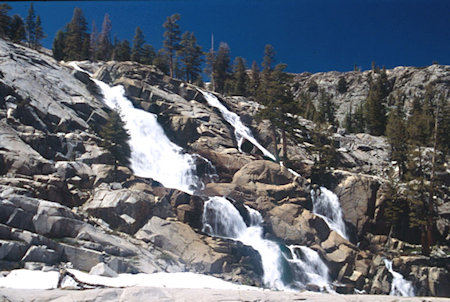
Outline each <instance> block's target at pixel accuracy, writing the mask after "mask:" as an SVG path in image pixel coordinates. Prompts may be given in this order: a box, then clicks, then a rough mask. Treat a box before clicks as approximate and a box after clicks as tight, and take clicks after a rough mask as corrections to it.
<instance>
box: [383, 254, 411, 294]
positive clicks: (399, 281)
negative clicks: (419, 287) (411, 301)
mask: <svg viewBox="0 0 450 302" xmlns="http://www.w3.org/2000/svg"><path fill="white" fill-rule="evenodd" d="M383 260H384V265H385V266H386V268H387V269H388V271H389V272H390V273H391V274H392V277H393V278H392V283H391V292H390V293H389V294H390V295H392V296H404V297H413V296H414V288H413V286H412V283H411V282H410V281H408V280H405V279H404V278H403V276H402V274H400V273H397V272H396V271H394V270H393V269H392V261H391V260H388V259H383Z"/></svg>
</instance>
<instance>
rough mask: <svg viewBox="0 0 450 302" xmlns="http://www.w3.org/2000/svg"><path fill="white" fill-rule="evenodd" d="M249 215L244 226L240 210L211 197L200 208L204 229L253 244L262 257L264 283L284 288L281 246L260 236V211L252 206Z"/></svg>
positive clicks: (211, 233)
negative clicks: (248, 223)
mask: <svg viewBox="0 0 450 302" xmlns="http://www.w3.org/2000/svg"><path fill="white" fill-rule="evenodd" d="M247 209H248V208H247ZM249 214H250V220H251V224H250V226H247V225H246V224H245V222H244V219H243V218H242V216H241V214H240V213H239V211H238V210H237V209H236V208H235V207H234V206H233V205H232V204H231V203H230V202H229V201H228V200H227V199H225V198H224V197H218V196H215V197H211V198H209V200H208V201H207V202H205V204H204V208H203V218H202V219H203V221H202V222H203V231H204V232H206V233H208V234H210V235H212V236H218V237H223V238H229V239H234V240H238V241H240V242H242V243H244V244H245V245H249V246H251V247H253V248H254V249H255V250H256V251H257V252H258V253H259V255H260V256H261V262H262V266H263V269H264V276H263V281H264V284H265V285H266V286H268V287H270V288H275V289H284V288H285V287H284V284H283V282H282V261H281V260H282V259H281V256H282V254H281V250H280V247H279V246H278V244H276V243H275V242H273V241H270V240H266V239H264V238H263V228H262V225H261V223H262V217H261V214H259V212H257V211H256V210H254V209H251V210H250V211H249Z"/></svg>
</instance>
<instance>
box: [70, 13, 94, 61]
mask: <svg viewBox="0 0 450 302" xmlns="http://www.w3.org/2000/svg"><path fill="white" fill-rule="evenodd" d="M89 38H90V37H89V34H88V33H87V22H86V19H85V17H84V13H83V11H82V10H81V8H78V7H77V8H75V9H74V11H73V16H72V20H71V21H70V22H69V23H68V24H67V25H66V33H65V38H64V59H66V60H86V59H88V58H89Z"/></svg>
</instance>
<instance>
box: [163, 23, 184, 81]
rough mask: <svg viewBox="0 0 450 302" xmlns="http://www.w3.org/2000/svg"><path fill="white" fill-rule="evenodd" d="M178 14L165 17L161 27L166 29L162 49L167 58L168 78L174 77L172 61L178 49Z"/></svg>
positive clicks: (179, 32)
mask: <svg viewBox="0 0 450 302" xmlns="http://www.w3.org/2000/svg"><path fill="white" fill-rule="evenodd" d="M180 18H181V17H180V15H179V14H173V15H172V16H169V17H167V19H166V22H164V24H163V27H164V28H165V29H166V31H165V32H164V38H165V39H164V48H165V49H166V52H167V54H168V57H169V70H170V76H171V77H173V76H174V67H175V66H174V59H175V55H176V52H177V51H178V50H179V49H180V45H179V42H180V34H181V30H180V26H179V25H178V23H177V22H178V21H179V20H180Z"/></svg>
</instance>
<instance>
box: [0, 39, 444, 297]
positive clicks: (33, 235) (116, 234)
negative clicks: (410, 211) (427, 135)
mask: <svg viewBox="0 0 450 302" xmlns="http://www.w3.org/2000/svg"><path fill="white" fill-rule="evenodd" d="M78 65H79V66H80V67H81V68H83V69H85V70H87V71H89V72H90V73H91V74H93V76H92V77H94V78H96V79H98V80H101V81H104V82H105V83H107V84H109V85H122V86H123V87H124V90H125V93H126V95H127V97H128V98H129V99H130V100H131V101H132V102H133V104H134V106H135V107H137V108H140V109H142V110H146V111H149V112H151V113H154V114H155V115H156V116H157V119H158V122H159V123H160V125H161V126H162V127H163V129H164V131H165V133H166V135H167V136H168V137H169V138H170V139H171V140H172V141H173V142H174V143H176V144H177V145H179V146H180V147H182V148H183V150H184V152H188V153H190V154H196V163H195V164H196V167H197V172H198V176H199V178H200V179H202V181H203V182H204V184H205V185H204V187H203V188H202V189H201V190H197V191H196V192H195V193H194V194H187V193H185V192H182V191H179V190H176V189H171V188H164V187H162V186H161V185H160V184H159V183H158V182H157V181H155V180H152V179H149V178H142V177H137V176H135V175H134V174H133V171H132V170H131V169H130V168H127V167H118V169H117V171H115V169H114V165H113V162H112V160H111V156H110V154H109V153H108V152H107V151H106V150H104V149H102V148H101V147H100V146H99V144H100V141H101V138H100V136H99V135H98V132H99V129H100V127H101V126H102V125H104V124H105V123H106V119H107V116H108V112H109V111H110V109H109V108H108V107H107V106H106V105H105V104H104V103H103V101H102V99H103V96H102V95H101V93H100V90H99V89H98V87H97V86H96V85H95V83H94V82H93V81H92V79H91V77H90V76H89V75H88V74H87V73H85V72H82V71H79V70H76V69H74V68H73V67H72V66H71V65H70V64H66V63H64V62H56V61H55V60H54V59H53V58H51V57H49V56H47V55H45V54H42V53H39V52H37V51H34V50H31V49H28V48H26V47H23V46H21V45H18V44H13V43H10V42H7V41H4V40H0V174H1V178H0V270H1V271H2V274H3V275H7V274H8V272H9V271H11V270H13V269H17V268H28V269H32V270H58V268H59V267H61V266H63V265H67V263H69V262H70V264H71V266H72V267H73V268H75V269H78V270H82V271H90V270H91V269H92V268H93V267H95V266H96V265H98V264H105V265H106V266H107V268H108V269H104V270H103V273H105V272H109V274H110V275H111V274H112V275H114V274H116V273H141V272H142V273H154V272H184V271H189V272H196V273H202V274H208V275H213V276H216V277H219V278H222V279H224V280H227V281H231V282H234V283H239V284H245V285H253V286H261V287H262V286H264V283H263V268H262V266H261V259H260V256H259V254H258V253H257V252H256V251H255V250H254V249H253V248H251V247H249V246H246V245H244V244H242V243H240V242H237V241H234V240H230V239H223V238H217V237H211V236H209V235H208V234H206V233H204V232H203V231H202V228H203V224H202V215H203V205H204V202H205V201H206V200H208V198H209V197H211V196H223V197H226V198H227V199H229V200H230V201H231V202H232V203H233V204H234V206H235V207H236V208H237V209H238V210H240V212H241V214H242V216H243V217H244V220H245V216H246V210H245V207H244V205H245V206H249V207H251V208H253V209H256V210H258V211H259V212H260V213H261V215H262V217H263V220H264V225H263V226H264V237H265V238H269V239H271V240H274V241H276V242H278V243H280V244H286V245H291V244H293V245H305V246H308V247H310V248H311V249H313V250H315V251H316V252H317V253H318V254H319V256H320V257H321V259H322V260H323V261H324V262H325V263H326V265H327V266H328V268H329V277H330V280H332V287H333V290H335V291H337V292H338V293H345V294H353V293H355V291H364V292H365V293H367V294H389V292H390V284H391V281H392V275H391V274H390V273H389V271H388V270H387V268H386V267H385V264H384V262H383V259H385V258H388V259H391V260H392V261H393V267H394V270H396V271H398V272H400V273H401V274H403V276H404V277H405V278H406V279H407V280H410V281H412V283H413V286H414V287H415V289H416V293H417V294H418V295H422V296H443V297H449V296H450V277H449V269H450V268H449V263H450V261H449V257H448V253H449V248H448V246H443V247H441V249H440V250H438V251H436V252H435V253H433V254H432V256H431V257H425V256H421V255H418V254H417V253H414V250H416V249H417V248H418V246H417V245H413V244H410V243H406V242H404V241H400V240H398V239H395V238H388V236H387V234H388V231H389V230H386V226H385V224H384V216H383V215H384V207H385V204H384V197H383V196H384V195H383V187H384V184H385V183H386V181H387V180H386V177H385V173H384V172H385V171H386V169H387V167H388V165H389V162H388V161H387V158H388V145H387V143H386V141H385V140H384V139H383V138H382V137H373V136H370V135H367V134H351V135H349V134H345V133H344V132H341V133H339V131H338V132H337V133H334V134H332V135H331V137H330V139H332V140H333V141H334V142H335V143H336V144H338V145H339V149H337V150H338V153H339V164H338V165H339V167H340V168H339V169H335V170H334V171H333V173H332V180H331V183H332V186H333V187H332V188H330V189H333V190H334V192H335V193H336V194H337V195H338V197H339V198H340V204H341V207H342V210H343V215H344V219H345V221H346V224H347V230H348V232H349V234H350V236H349V238H350V240H347V239H345V238H343V237H341V236H340V235H339V234H338V233H336V232H335V231H333V230H331V229H330V228H329V227H328V225H327V223H326V222H325V221H324V220H323V219H322V218H321V217H320V216H318V215H316V214H314V213H313V208H312V200H311V195H310V190H311V180H310V179H309V178H308V177H307V175H308V171H309V170H310V168H311V165H312V163H313V160H314V154H313V150H312V148H311V147H312V145H311V143H310V142H309V141H308V137H310V133H311V132H312V131H314V130H313V129H314V125H313V123H312V122H311V121H308V120H304V119H300V121H301V123H302V124H303V125H304V128H303V129H302V131H300V132H299V134H298V135H301V136H303V137H304V140H303V143H301V144H298V145H296V144H294V143H292V142H289V146H288V148H289V152H290V154H291V155H292V159H293V160H295V161H296V162H297V163H298V167H299V169H298V170H297V172H298V173H300V175H301V176H298V175H297V176H296V175H294V174H292V173H291V172H290V171H289V170H288V169H287V168H285V167H283V166H280V165H279V164H277V163H274V162H271V161H268V160H264V159H263V158H262V157H261V156H260V155H258V154H257V153H256V152H252V151H250V152H248V153H245V152H240V151H239V149H238V146H237V142H236V139H235V137H234V129H233V127H232V126H231V125H230V124H229V123H228V122H226V120H225V119H224V118H223V117H222V116H221V114H220V112H219V111H218V110H217V109H214V108H212V107H210V106H209V105H208V103H207V102H206V100H205V99H204V97H203V95H202V93H201V92H200V91H199V88H198V87H196V86H194V85H191V84H186V83H184V82H182V81H179V80H177V79H173V78H170V77H168V76H167V75H164V74H163V73H162V72H160V71H159V70H157V69H156V68H155V67H153V66H145V65H140V64H137V63H134V62H104V63H95V64H94V63H91V62H78ZM392 72H396V73H399V72H402V74H403V73H405V74H408V75H410V76H411V77H412V78H413V79H415V80H414V81H419V80H417V78H418V77H425V76H424V75H422V74H423V73H426V72H429V73H430V74H432V75H433V76H436V77H441V78H442V79H443V80H445V81H448V77H449V73H450V71H449V67H448V66H431V67H429V68H426V69H418V70H417V71H416V70H414V69H413V68H409V69H408V68H407V67H403V68H402V69H395V70H394V71H392ZM308 77H309V78H312V77H313V76H310V75H309V76H308ZM316 77H317V79H318V81H321V82H322V81H332V80H330V79H331V77H332V74H327V75H326V76H323V75H320V76H319V75H318V76H316ZM309 78H308V79H309ZM336 78H338V77H337V76H336ZM305 79H306V75H299V76H297V80H298V82H299V83H303V82H305V81H307V80H305ZM333 81H334V80H333ZM348 81H349V82H351V83H353V84H351V85H353V86H355V85H356V86H355V87H353V86H350V87H349V90H348V91H349V92H348V93H351V92H350V91H354V94H355V95H356V94H358V95H359V94H364V91H366V90H364V89H365V88H364V87H360V86H357V83H358V79H357V76H356V75H353V73H351V74H349V79H348ZM405 81H406V80H405ZM408 83H409V82H407V81H406V82H405V84H404V85H402V87H403V88H402V89H407V88H405V85H406V86H408V85H409V84H408ZM413 83H416V82H413ZM361 85H362V86H363V84H361ZM411 85H412V84H411ZM413 86H414V87H416V86H417V85H416V84H414V85H413ZM411 89H412V88H411ZM217 97H218V98H219V99H220V100H221V101H222V102H223V104H224V105H225V106H226V107H228V108H229V109H230V110H231V111H234V112H236V113H238V114H239V115H240V116H241V120H242V121H243V122H244V123H245V124H246V125H247V126H248V127H249V128H250V129H252V131H253V133H254V135H255V137H256V138H257V139H258V140H259V141H260V142H261V144H262V145H264V146H266V147H267V148H268V149H269V150H270V148H271V135H270V132H269V128H268V125H267V124H266V123H265V122H264V121H263V122H259V123H258V122H257V121H256V120H255V119H254V118H253V116H254V114H255V113H256V112H257V110H258V108H259V105H258V104H257V103H255V102H253V101H251V100H248V99H246V98H243V97H224V96H221V95H217ZM343 110H344V109H340V111H343ZM439 210H440V212H439V213H440V216H439V217H438V221H439V224H438V225H439V227H438V229H437V230H436V232H437V234H438V235H439V234H440V236H443V237H445V236H447V237H448V228H449V227H448V226H449V215H448V213H449V211H448V202H447V203H445V204H444V205H443V206H442V207H440V209H439ZM247 215H248V213H247ZM412 236H414V234H413V235H412ZM412 242H414V241H412ZM447 242H448V238H447ZM103 273H100V274H103ZM105 274H106V273H105ZM313 288H314V287H312V286H310V287H309V289H313ZM316 289H317V288H316ZM99 291H100V290H99ZM104 291H105V293H104V294H105V295H108V297H112V298H113V299H114V297H122V298H123V297H124V295H125V294H126V295H130V297H131V296H132V295H134V291H136V292H138V293H139V295H140V296H141V297H143V296H144V295H146V291H151V292H153V291H158V295H161V297H162V298H163V297H166V296H167V297H170V295H172V297H175V296H176V297H175V298H173V299H174V301H178V300H179V299H181V297H182V296H183V295H184V294H186V295H193V293H191V292H190V291H189V290H185V292H178V293H173V292H172V291H165V290H164V291H162V290H156V289H150V288H149V289H142V288H137V289H134V288H130V289H106V290H104ZM210 291H211V292H212V291H213V290H210ZM36 293H37V294H38V295H39V299H40V300H39V299H38V298H36V299H37V300H38V301H47V300H52V299H58V298H60V297H61V296H59V295H60V293H61V292H59V291H55V292H53V293H51V294H50V293H48V294H47V293H44V292H41V291H39V292H36ZM21 294H23V295H24V296H23V297H26V295H30V293H29V292H23V293H17V292H14V290H9V289H0V297H2V298H4V299H8V301H9V300H10V301H19V300H20V295H21ZM61 294H62V293H61ZM97 294H98V295H103V293H102V294H100V293H97ZM71 295H72V294H71ZM73 295H74V297H75V298H76V299H78V300H79V301H85V300H88V297H89V294H84V293H74V294H73ZM209 295H215V293H209ZM255 295H256V294H255ZM270 295H274V294H273V293H271V294H270ZM286 295H291V294H290V293H286ZM295 295H296V294H292V297H294V296H295ZM256 296H257V295H256ZM256 296H255V297H256ZM317 297H319V296H317ZM297 298H298V297H297V296H296V298H295V299H297ZM300 298H301V297H300ZM300 298H299V299H300ZM83 299H84V300H83ZM177 299H178V300H177ZM249 299H250V298H249ZM252 299H253V298H252ZM255 299H256V298H255ZM286 299H287V300H288V299H291V298H290V296H289V297H287V298H286ZM292 299H294V298H292ZM308 299H309V296H308ZM374 299H375V300H376V298H374ZM287 300H285V301H287ZM96 301H97V300H96ZM98 301H103V300H101V299H100V300H98ZM205 301H206V300H205ZM208 301H210V300H208ZM317 301H320V300H317ZM343 301H346V300H343Z"/></svg>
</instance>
